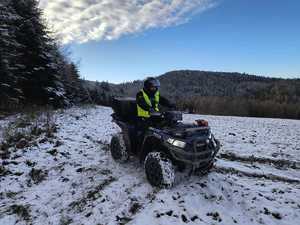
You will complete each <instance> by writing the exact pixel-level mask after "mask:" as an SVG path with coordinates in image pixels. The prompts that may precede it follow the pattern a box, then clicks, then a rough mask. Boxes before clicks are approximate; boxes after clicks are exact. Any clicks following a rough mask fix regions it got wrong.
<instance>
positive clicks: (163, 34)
mask: <svg viewBox="0 0 300 225" xmlns="http://www.w3.org/2000/svg"><path fill="white" fill-rule="evenodd" d="M45 1H47V0H45ZM52 1H54V0H52ZM82 1H84V0H82ZM99 1H101V0H99ZM195 1H197V0H195ZM198 1H199V0H198ZM210 2H211V3H215V5H214V6H213V7H211V6H209V7H207V6H203V5H200V6H201V7H203V8H201V10H199V11H200V12H195V11H193V9H189V11H188V13H190V14H193V15H192V16H191V15H187V14H188V13H187V14H185V15H184V17H181V18H179V19H177V20H176V22H175V23H170V24H169V23H166V24H159V25H157V26H154V27H151V26H149V27H147V25H145V24H144V25H145V28H141V29H140V30H139V29H137V30H133V31H132V30H130V32H127V31H126V32H127V33H126V32H124V34H123V33H120V34H119V33H118V35H116V36H115V37H113V38H103V37H105V36H102V38H101V37H100V38H99V36H98V37H96V38H95V39H96V40H93V38H87V39H86V40H84V41H76V38H74V40H71V41H70V42H68V43H67V45H68V46H70V49H71V50H72V52H73V57H72V58H73V59H75V60H80V71H81V74H82V75H83V76H84V77H85V78H86V79H88V80H99V81H102V80H106V81H110V82H114V83H119V82H122V81H129V80H135V79H143V78H145V77H146V76H149V75H154V76H157V75H160V74H163V73H165V72H167V71H170V70H179V69H195V70H210V71H236V72H246V73H250V74H257V75H264V76H272V77H283V78H300V63H299V62H300V13H299V12H300V1H298V0H287V1H282V0H251V1H250V0H219V1H210ZM181 7H182V6H181ZM193 7H194V6H193ZM167 16H168V17H172V16H173V12H172V14H171V15H167ZM175 16H176V15H175ZM147 18H149V17H147ZM187 18H188V19H189V20H188V22H186V21H185V20H186V19H187ZM135 19H138V17H137V18H135ZM81 29H82V28H81ZM110 29H112V28H110ZM106 32H107V31H106ZM83 36H84V35H83Z"/></svg>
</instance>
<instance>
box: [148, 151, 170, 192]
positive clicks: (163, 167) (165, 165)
mask: <svg viewBox="0 0 300 225" xmlns="http://www.w3.org/2000/svg"><path fill="white" fill-rule="evenodd" d="M145 173H146V177H147V179H148V181H149V183H150V184H151V185H152V186H156V187H162V188H170V187H172V186H173V184H174V181H175V171H174V167H173V164H172V162H171V160H170V159H169V158H168V157H167V156H166V155H165V154H164V153H162V152H150V153H149V154H148V155H147V157H146V159H145Z"/></svg>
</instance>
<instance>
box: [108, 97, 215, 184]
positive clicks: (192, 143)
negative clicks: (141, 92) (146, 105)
mask: <svg viewBox="0 0 300 225" xmlns="http://www.w3.org/2000/svg"><path fill="white" fill-rule="evenodd" d="M113 110H114V113H113V114H112V118H113V122H115V123H116V124H117V125H118V126H119V127H120V128H121V130H122V132H120V133H118V134H116V135H114V136H113V137H112V139H111V144H110V151H111V155H112V157H113V159H114V160H115V161H118V162H126V161H127V160H128V159H129V157H130V156H135V157H138V158H139V160H140V161H141V162H143V163H144V167H145V173H146V177H147V179H148V181H149V183H150V184H151V185H153V186H158V187H171V186H172V185H173V183H174V180H175V168H178V169H179V170H184V169H185V168H187V167H190V168H192V169H191V171H198V172H200V173H201V174H206V173H207V172H208V171H209V170H210V169H211V168H212V167H213V164H214V161H215V156H216V154H217V152H218V151H219V149H220V142H219V141H218V140H216V139H215V138H214V135H213V134H212V133H211V130H210V127H209V126H208V123H207V122H206V121H204V120H197V121H195V123H192V124H187V123H183V122H181V121H182V113H181V112H178V111H165V112H162V113H153V114H151V116H150V118H149V119H148V121H149V126H148V127H147V129H146V130H145V131H144V132H142V134H141V131H139V130H138V129H137V123H136V120H137V118H136V101H135V99H133V98H115V99H114V101H113Z"/></svg>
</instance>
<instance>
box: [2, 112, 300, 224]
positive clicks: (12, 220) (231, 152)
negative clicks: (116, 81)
mask: <svg viewBox="0 0 300 225" xmlns="http://www.w3.org/2000/svg"><path fill="white" fill-rule="evenodd" d="M111 113H112V111H111V109H110V108H106V107H95V108H84V109H79V108H72V109H69V110H67V111H65V112H60V113H59V112H57V113H56V123H57V124H58V126H59V129H58V132H57V133H56V134H55V137H54V138H52V139H49V140H47V139H46V141H45V138H43V137H40V138H39V140H38V142H37V145H36V146H34V147H29V148H25V149H21V150H17V151H16V152H13V153H12V154H11V156H10V158H9V159H5V160H2V159H0V160H1V165H2V166H4V168H5V170H6V171H10V172H9V173H6V174H4V175H0V224H1V225H10V224H43V225H47V224H55V225H56V224H57V225H60V224H61V225H65V224H78V225H79V224H84V225H85V224H87V225H88V224H91V225H96V224H112V225H113V224H147V225H151V224H153V225H154V224H155V225H157V224H163V225H167V224H267V225H272V224H282V225H285V224H286V225H296V224H299V221H300V202H299V199H300V138H299V136H300V121H295V120H278V119H259V118H240V117H217V116H195V115H186V116H185V118H184V119H185V121H192V120H194V119H196V118H204V119H207V120H208V121H209V122H210V125H211V127H212V130H213V131H214V133H215V136H216V137H217V138H218V139H220V141H221V143H222V145H223V146H222V149H221V152H220V154H219V157H218V161H217V163H216V167H215V168H214V169H213V171H212V172H211V173H209V174H208V175H207V176H205V177H198V176H191V177H189V176H188V175H187V174H185V173H181V174H179V173H178V174H177V175H178V179H177V181H176V185H175V187H173V188H172V189H170V190H160V189H156V188H153V187H151V186H150V185H149V184H148V182H147V180H146V178H145V175H144V171H143V167H142V166H141V165H140V164H139V162H138V161H137V160H135V159H132V160H131V161H130V162H129V163H127V164H118V163H116V162H114V161H113V160H112V158H111V156H110V153H109V150H108V143H109V141H110V138H111V136H112V134H114V133H116V132H118V131H119V128H118V127H117V126H116V125H115V124H113V123H112V122H111V118H110V114H111ZM10 119H11V118H10ZM7 124H8V122H7V120H4V121H0V125H1V129H2V131H3V129H4V127H5V126H6V125H7ZM1 129H0V134H1V132H2V131H1ZM33 169H34V170H40V171H42V172H41V174H43V176H42V178H43V179H41V180H40V181H39V180H34V179H32V176H30V174H31V175H32V170H33ZM0 174H1V173H0Z"/></svg>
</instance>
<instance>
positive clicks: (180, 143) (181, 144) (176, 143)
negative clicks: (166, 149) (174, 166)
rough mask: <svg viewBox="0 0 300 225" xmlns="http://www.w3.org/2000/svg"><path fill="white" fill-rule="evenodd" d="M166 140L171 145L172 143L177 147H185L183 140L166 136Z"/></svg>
mask: <svg viewBox="0 0 300 225" xmlns="http://www.w3.org/2000/svg"><path fill="white" fill-rule="evenodd" d="M167 142H168V143H169V144H171V145H174V146H176V147H178V148H185V146H186V143H185V142H184V141H179V140H176V139H173V138H168V140H167Z"/></svg>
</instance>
